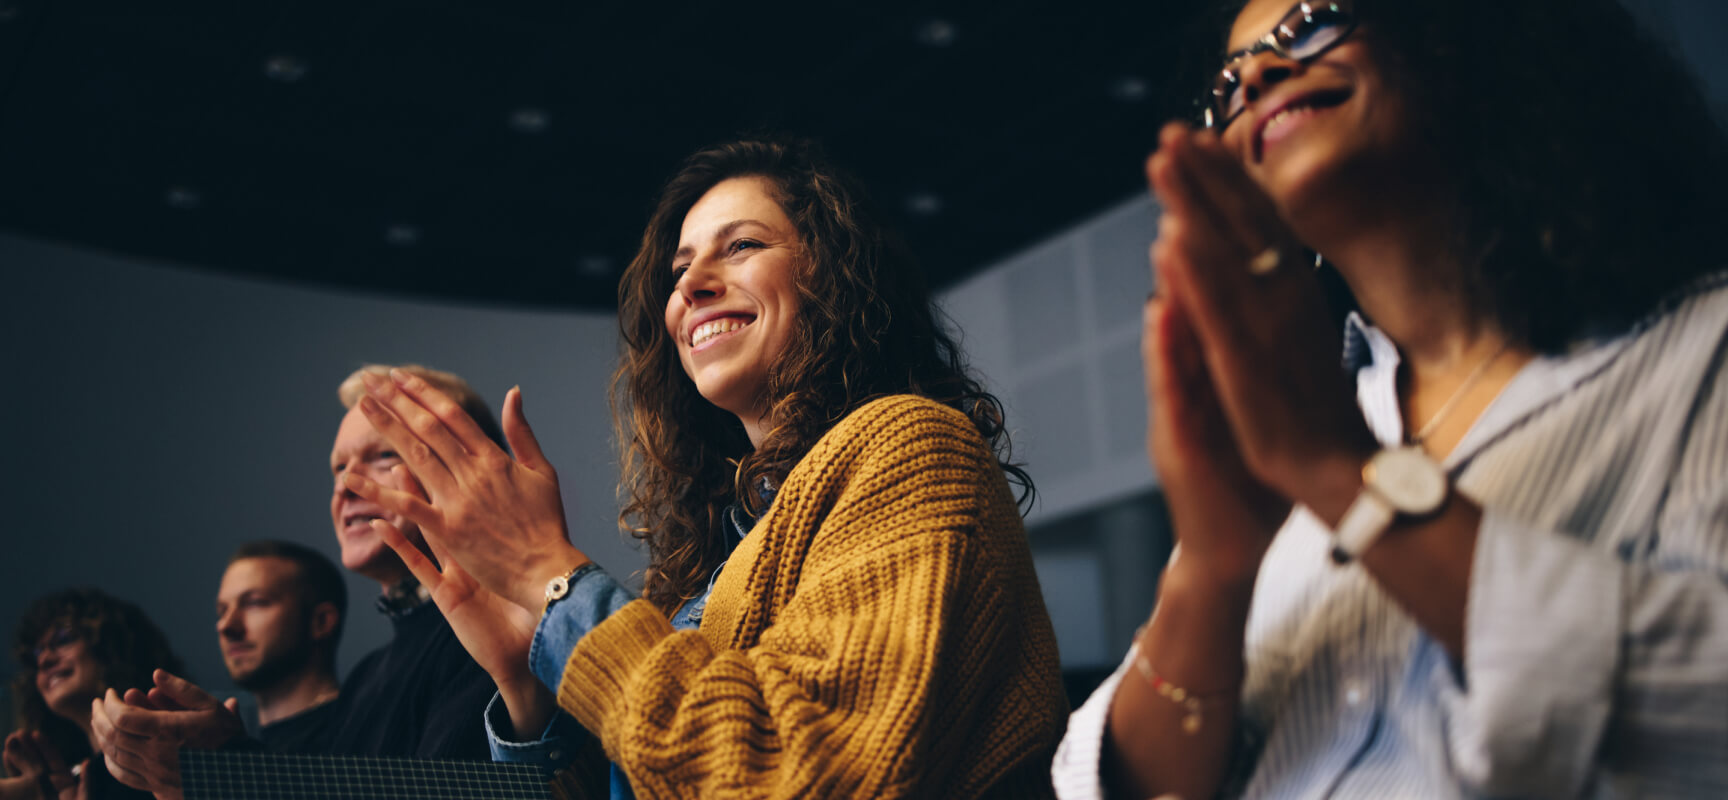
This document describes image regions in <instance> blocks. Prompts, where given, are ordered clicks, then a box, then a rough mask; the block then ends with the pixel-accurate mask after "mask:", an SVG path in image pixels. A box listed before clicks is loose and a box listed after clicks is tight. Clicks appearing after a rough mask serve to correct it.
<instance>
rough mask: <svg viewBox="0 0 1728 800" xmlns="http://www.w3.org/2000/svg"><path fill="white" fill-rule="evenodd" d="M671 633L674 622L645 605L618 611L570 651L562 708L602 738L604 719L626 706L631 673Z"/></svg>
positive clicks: (562, 687) (640, 603)
mask: <svg viewBox="0 0 1728 800" xmlns="http://www.w3.org/2000/svg"><path fill="white" fill-rule="evenodd" d="M672 633H673V630H672V623H670V622H668V621H667V620H666V617H665V616H664V615H662V614H661V613H660V610H659V609H657V608H655V607H654V604H653V603H650V602H648V601H647V600H635V601H632V602H631V603H630V604H628V605H626V606H624V607H623V608H621V609H619V610H618V611H616V612H614V613H613V614H612V615H611V616H609V617H607V618H606V620H605V621H604V622H601V623H600V624H599V625H598V626H596V627H595V628H594V629H593V630H591V631H589V632H588V635H587V636H584V637H582V641H580V642H578V643H577V644H576V649H575V650H573V651H571V653H570V662H569V663H568V664H565V665H564V679H563V680H562V681H560V682H559V684H558V705H560V706H562V707H563V708H564V710H565V711H568V712H570V715H571V716H573V717H575V718H576V719H577V720H578V721H580V722H581V723H582V725H583V726H584V727H586V728H587V729H588V730H591V731H595V732H597V733H601V735H602V737H604V731H605V725H604V720H606V719H607V718H609V717H611V716H613V715H614V714H616V713H618V711H619V710H620V709H621V708H622V707H623V706H624V705H625V703H626V699H625V694H624V693H625V690H626V689H628V688H629V685H630V674H631V673H632V672H633V671H634V670H635V668H636V665H637V664H640V663H642V662H643V661H644V660H645V659H647V658H648V654H649V653H650V652H652V651H653V649H654V647H655V645H658V644H659V643H660V641H661V640H662V639H665V638H666V637H668V636H671V635H672Z"/></svg>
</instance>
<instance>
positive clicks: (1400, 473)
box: [1366, 447, 1446, 514]
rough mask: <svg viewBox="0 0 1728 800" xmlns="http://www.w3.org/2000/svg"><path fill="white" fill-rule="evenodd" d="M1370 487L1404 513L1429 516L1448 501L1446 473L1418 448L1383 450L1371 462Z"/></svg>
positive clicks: (1369, 469) (1369, 465)
mask: <svg viewBox="0 0 1728 800" xmlns="http://www.w3.org/2000/svg"><path fill="white" fill-rule="evenodd" d="M1367 472H1368V474H1367V475H1366V477H1367V479H1368V484H1369V485H1370V486H1372V487H1373V488H1374V491H1375V492H1376V493H1378V494H1379V495H1380V496H1381V497H1383V498H1385V499H1386V502H1388V503H1390V504H1392V507H1393V508H1396V509H1398V511H1399V512H1401V513H1404V514H1427V513H1430V512H1432V511H1434V510H1435V509H1437V508H1439V507H1440V504H1441V503H1442V502H1445V500H1446V471H1445V470H1444V469H1441V467H1440V465H1439V464H1436V463H1434V459H1432V458H1430V457H1429V456H1428V454H1427V453H1425V452H1423V451H1422V449H1421V448H1419V447H1400V448H1396V449H1391V450H1382V451H1380V452H1379V454H1377V455H1375V456H1374V459H1373V460H1372V461H1369V462H1368V470H1367Z"/></svg>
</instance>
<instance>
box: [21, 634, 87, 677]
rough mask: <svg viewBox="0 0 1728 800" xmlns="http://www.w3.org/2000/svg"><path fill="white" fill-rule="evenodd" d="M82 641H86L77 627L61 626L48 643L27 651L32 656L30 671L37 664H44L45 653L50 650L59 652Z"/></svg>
mask: <svg viewBox="0 0 1728 800" xmlns="http://www.w3.org/2000/svg"><path fill="white" fill-rule="evenodd" d="M81 641H84V633H83V632H82V631H80V630H78V629H77V628H76V627H74V626H71V625H61V626H59V627H57V628H55V629H54V633H53V634H52V635H51V636H50V637H49V638H48V641H47V642H45V643H43V644H39V645H36V646H35V647H32V648H30V649H29V650H28V651H27V653H26V654H27V655H29V656H30V664H29V667H30V669H35V668H36V665H37V664H40V663H42V654H43V653H46V652H48V651H50V650H59V649H61V648H63V647H67V646H68V645H71V644H72V643H74V642H81Z"/></svg>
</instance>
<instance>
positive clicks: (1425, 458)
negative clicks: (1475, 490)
mask: <svg viewBox="0 0 1728 800" xmlns="http://www.w3.org/2000/svg"><path fill="white" fill-rule="evenodd" d="M1451 493H1452V481H1451V479H1450V478H1448V477H1447V476H1446V470H1445V469H1443V468H1442V467H1441V466H1440V465H1439V464H1438V463H1437V462H1435V461H1434V459H1433V458H1431V457H1430V456H1429V455H1428V453H1427V451H1425V450H1423V449H1422V448H1420V447H1416V446H1404V447H1388V448H1385V449H1383V450H1381V451H1380V452H1378V453H1375V454H1374V456H1373V457H1372V458H1370V459H1368V463H1366V464H1363V465H1362V491H1361V492H1359V493H1357V495H1356V500H1355V501H1354V502H1352V503H1351V504H1350V508H1348V509H1346V510H1345V511H1344V516H1343V517H1341V518H1339V520H1338V527H1337V528H1335V529H1333V531H1332V560H1333V561H1335V562H1337V563H1339V564H1345V563H1348V562H1349V561H1350V560H1351V559H1354V558H1358V557H1360V556H1361V555H1362V553H1364V552H1366V551H1367V550H1368V548H1369V547H1371V546H1373V544H1374V541H1375V540H1376V539H1379V538H1380V534H1382V533H1385V532H1386V529H1387V528H1389V527H1391V526H1392V521H1393V520H1394V519H1397V518H1398V517H1399V516H1400V515H1402V516H1404V517H1407V518H1411V519H1420V518H1422V517H1426V516H1429V515H1431V514H1433V513H1434V512H1436V511H1439V510H1440V507H1441V506H1443V505H1445V504H1446V498H1447V496H1449V495H1450V494H1451Z"/></svg>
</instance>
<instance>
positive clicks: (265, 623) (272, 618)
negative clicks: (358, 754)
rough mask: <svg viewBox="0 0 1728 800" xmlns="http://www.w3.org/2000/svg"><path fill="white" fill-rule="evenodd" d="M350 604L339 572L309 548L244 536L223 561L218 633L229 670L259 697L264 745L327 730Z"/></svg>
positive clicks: (296, 748)
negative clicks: (247, 539) (248, 539)
mask: <svg viewBox="0 0 1728 800" xmlns="http://www.w3.org/2000/svg"><path fill="white" fill-rule="evenodd" d="M347 611H348V588H347V586H346V585H344V584H343V581H342V573H341V572H340V571H339V570H337V568H336V565H335V564H332V563H330V559H328V558H325V557H324V555H323V554H321V553H319V552H318V551H316V550H313V549H312V548H310V547H306V546H305V545H300V544H295V543H293V542H284V541H269V540H267V541H258V542H248V543H246V544H244V545H241V546H240V548H239V549H238V550H236V551H235V552H234V556H233V558H232V559H231V560H230V561H229V562H228V568H227V569H226V570H225V571H224V572H223V573H222V584H221V587H220V588H219V589H218V590H217V593H216V634H217V639H218V642H219V644H220V645H221V647H222V661H223V663H224V664H225V665H226V666H227V667H228V674H229V676H230V677H231V678H233V679H234V683H235V685H237V686H239V687H240V688H242V689H245V690H246V691H248V692H251V693H252V696H253V697H254V698H255V699H256V700H257V704H258V730H257V736H258V739H259V740H260V741H262V742H263V743H264V747H265V749H267V750H276V751H283V752H290V753H296V752H305V751H306V750H308V749H309V748H311V747H312V746H313V743H314V742H316V741H317V740H319V739H320V737H322V736H324V735H325V733H326V732H325V730H324V728H325V725H326V724H327V723H328V722H329V720H330V718H331V716H332V714H333V713H334V711H335V708H336V707H335V705H334V704H333V703H332V702H331V701H333V700H335V699H336V697H337V693H338V690H339V689H340V682H339V681H338V680H337V679H336V647H337V645H338V644H339V643H340V642H341V640H342V622H343V620H344V618H345V617H346V616H347Z"/></svg>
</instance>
